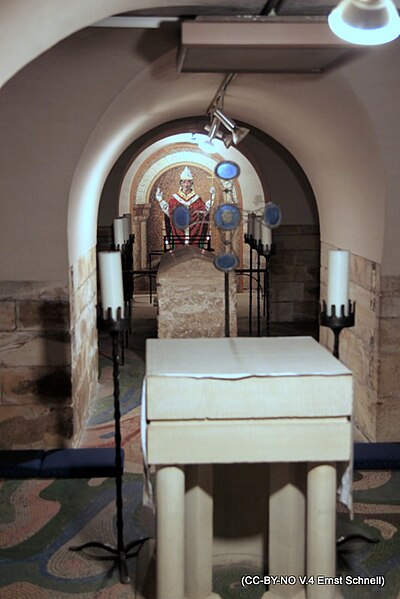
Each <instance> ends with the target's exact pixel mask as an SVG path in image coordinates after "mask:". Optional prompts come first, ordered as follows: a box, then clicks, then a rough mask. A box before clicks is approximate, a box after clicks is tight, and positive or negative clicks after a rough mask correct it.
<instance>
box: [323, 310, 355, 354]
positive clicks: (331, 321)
mask: <svg viewBox="0 0 400 599" xmlns="http://www.w3.org/2000/svg"><path fill="white" fill-rule="evenodd" d="M355 311H356V304H355V302H352V301H351V300H349V303H348V309H347V314H345V305H344V304H342V305H341V306H340V314H339V315H337V314H336V306H334V305H332V306H331V314H330V315H329V314H328V309H327V305H326V302H325V300H324V301H323V302H322V310H321V312H320V320H319V322H320V324H321V326H323V327H329V328H330V329H331V331H332V332H333V334H334V336H335V339H334V346H333V355H334V356H335V358H339V335H340V333H341V332H342V330H343V329H345V328H348V327H353V326H354V322H355Z"/></svg>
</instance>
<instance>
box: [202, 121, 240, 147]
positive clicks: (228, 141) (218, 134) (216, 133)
mask: <svg viewBox="0 0 400 599" xmlns="http://www.w3.org/2000/svg"><path fill="white" fill-rule="evenodd" d="M215 120H216V121H217V123H218V125H219V121H218V119H215ZM213 122H214V119H213ZM204 129H205V130H206V131H207V133H208V139H209V141H210V142H211V141H212V140H214V139H219V140H221V141H222V142H223V144H224V146H225V148H226V149H228V148H230V147H231V145H232V142H233V135H232V133H222V131H220V130H219V129H218V127H217V128H216V129H215V128H214V127H213V124H212V123H211V125H208V124H207V125H205V126H204Z"/></svg>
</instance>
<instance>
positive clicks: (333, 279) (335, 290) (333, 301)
mask: <svg viewBox="0 0 400 599" xmlns="http://www.w3.org/2000/svg"><path fill="white" fill-rule="evenodd" d="M349 258H350V254H349V252H347V251H345V250H332V251H330V252H329V262H328V293H327V302H326V303H327V311H328V316H332V306H335V314H336V316H340V314H341V306H342V305H344V314H345V316H347V315H348V313H349Z"/></svg>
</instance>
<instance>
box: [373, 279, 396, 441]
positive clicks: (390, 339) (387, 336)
mask: <svg viewBox="0 0 400 599" xmlns="http://www.w3.org/2000/svg"><path fill="white" fill-rule="evenodd" d="M377 377H378V393H379V394H378V405H377V423H376V437H377V439H378V440H380V441H400V430H399V422H400V277H390V276H382V277H381V281H380V301H379V361H378V365H377Z"/></svg>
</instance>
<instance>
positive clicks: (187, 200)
mask: <svg viewBox="0 0 400 599" xmlns="http://www.w3.org/2000/svg"><path fill="white" fill-rule="evenodd" d="M214 199H215V189H214V188H213V187H211V189H210V199H209V200H207V201H206V202H204V200H203V199H202V198H201V197H200V196H199V195H198V194H197V193H195V191H194V180H193V175H192V173H191V171H190V169H189V167H187V166H185V168H184V169H183V171H182V172H181V175H180V181H179V191H178V192H177V193H173V194H172V195H171V197H170V198H169V199H168V200H164V199H163V192H162V191H161V189H160V188H159V187H158V188H157V191H156V200H157V202H158V203H159V206H160V208H161V210H162V211H163V212H164V215H165V231H166V235H167V239H168V242H169V243H170V245H171V246H172V247H173V246H174V245H182V244H185V243H190V244H195V245H203V244H204V243H205V241H206V239H207V234H208V222H209V218H208V214H209V212H210V208H211V206H212V204H213V202H214ZM178 206H184V207H185V208H187V209H188V210H189V214H190V222H189V224H188V226H187V227H186V228H185V229H182V228H180V227H177V226H176V224H175V223H174V221H173V214H174V210H175V209H176V208H177V207H178Z"/></svg>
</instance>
